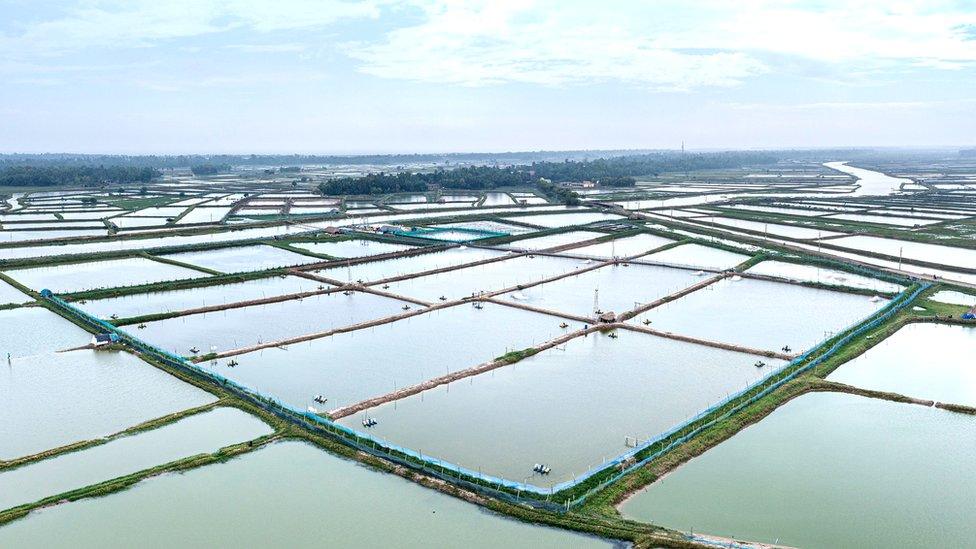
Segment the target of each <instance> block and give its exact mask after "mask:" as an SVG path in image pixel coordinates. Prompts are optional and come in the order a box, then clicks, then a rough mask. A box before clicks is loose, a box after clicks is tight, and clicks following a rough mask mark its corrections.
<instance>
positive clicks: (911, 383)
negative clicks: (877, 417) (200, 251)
mask: <svg viewBox="0 0 976 549" xmlns="http://www.w3.org/2000/svg"><path fill="white" fill-rule="evenodd" d="M974 349H976V328H967V327H965V326H946V325H939V324H909V325H907V326H905V327H904V328H902V329H900V330H898V332H896V333H895V334H894V335H892V336H891V337H889V338H887V339H885V340H884V341H882V342H881V343H878V344H877V345H875V346H874V347H872V348H871V349H870V350H868V352H866V353H864V354H863V355H861V356H859V357H857V358H855V359H854V360H852V361H850V362H848V363H847V364H844V365H843V366H841V367H840V368H838V369H837V370H835V371H834V373H832V374H831V375H830V376H829V377H828V379H830V380H831V381H838V382H840V383H847V384H848V385H855V386H857V387H864V388H865V389H874V390H878V391H889V392H894V393H901V394H903V395H908V396H912V397H916V398H924V399H930V400H936V401H939V402H950V403H952V404H965V405H968V406H976V365H974V364H973V360H972V358H973V350H974Z"/></svg>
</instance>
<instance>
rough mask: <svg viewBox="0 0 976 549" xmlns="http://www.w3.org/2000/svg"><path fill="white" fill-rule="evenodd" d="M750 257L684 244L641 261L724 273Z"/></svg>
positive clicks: (708, 247) (709, 247)
mask: <svg viewBox="0 0 976 549" xmlns="http://www.w3.org/2000/svg"><path fill="white" fill-rule="evenodd" d="M749 257H750V256H748V255H744V254H737V253H734V252H729V251H726V250H721V249H719V248H712V247H711V246H702V245H701V244H682V245H680V246H675V247H674V248H669V249H667V250H664V251H663V252H657V253H654V254H651V255H649V256H646V257H642V258H640V259H641V260H643V261H657V262H661V263H671V264H674V265H682V266H687V267H696V268H699V269H710V270H713V271H724V270H725V269H731V268H732V267H735V266H736V265H739V264H740V263H743V262H745V261H747V260H748V259H749Z"/></svg>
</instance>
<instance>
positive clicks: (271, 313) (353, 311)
mask: <svg viewBox="0 0 976 549" xmlns="http://www.w3.org/2000/svg"><path fill="white" fill-rule="evenodd" d="M403 305H404V302H402V301H399V300H396V299H391V298H388V297H383V296H378V295H374V294H368V293H364V292H355V293H353V294H351V295H345V294H343V293H341V292H336V293H331V294H323V295H316V296H312V297H306V298H304V299H301V300H298V299H291V300H288V301H279V302H277V303H267V304H264V305H252V306H250V307H242V308H239V309H227V310H222V311H214V312H210V313H203V314H195V315H188V316H179V317H176V318H169V319H166V320H159V321H156V322H147V323H145V325H144V326H145V328H141V329H140V328H139V327H138V326H131V325H130V326H126V327H125V330H126V331H128V332H129V333H131V334H133V335H135V336H136V337H138V338H140V339H143V340H145V341H148V342H151V343H154V344H156V345H157V346H159V347H160V348H163V349H166V350H168V351H172V352H174V353H176V354H180V355H189V354H190V351H189V349H191V348H193V347H196V348H198V349H200V352H202V353H208V352H210V350H211V349H212V348H213V349H215V350H217V351H227V350H230V349H237V348H239V347H246V346H249V345H256V344H258V343H266V342H269V341H278V340H281V339H287V338H290V337H295V336H300V335H304V334H310V333H314V332H323V331H326V330H331V329H333V328H338V327H341V326H348V325H350V324H357V323H360V322H364V321H366V320H372V319H375V318H381V317H385V316H391V315H395V314H399V313H401V312H403V311H402V310H401V307H402V306H403Z"/></svg>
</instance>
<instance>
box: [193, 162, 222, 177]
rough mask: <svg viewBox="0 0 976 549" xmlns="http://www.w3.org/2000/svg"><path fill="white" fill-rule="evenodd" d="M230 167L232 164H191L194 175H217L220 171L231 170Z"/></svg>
mask: <svg viewBox="0 0 976 549" xmlns="http://www.w3.org/2000/svg"><path fill="white" fill-rule="evenodd" d="M230 169H231V166H230V164H196V165H194V166H190V171H191V172H193V175H217V174H218V173H226V172H229V171H230Z"/></svg>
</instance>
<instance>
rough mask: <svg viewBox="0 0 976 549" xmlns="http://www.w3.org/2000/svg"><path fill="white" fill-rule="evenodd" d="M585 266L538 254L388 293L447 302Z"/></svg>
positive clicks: (415, 281) (403, 284)
mask: <svg viewBox="0 0 976 549" xmlns="http://www.w3.org/2000/svg"><path fill="white" fill-rule="evenodd" d="M585 266H586V265H585V264H584V262H583V261H580V260H579V259H567V258H562V257H553V256H542V255H537V256H535V257H528V256H522V257H516V258H512V259H506V260H505V261H496V262H494V263H488V264H485V265H476V266H474V267H467V268H464V269H458V270H455V271H448V272H446V273H439V274H434V275H428V276H422V277H417V278H410V279H407V280H401V281H399V282H392V283H390V285H389V286H390V287H389V290H388V291H390V292H393V293H397V294H400V295H404V296H410V297H414V298H419V299H423V300H427V301H438V300H439V299H440V297H442V296H443V297H445V298H447V299H460V298H462V297H469V296H471V295H474V294H477V293H480V292H488V291H494V290H503V289H505V288H511V287H514V286H516V285H518V284H527V283H530V282H536V281H539V280H544V279H546V278H549V277H553V276H556V275H561V274H564V273H569V272H572V271H574V270H576V269H579V268H582V267H585Z"/></svg>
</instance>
